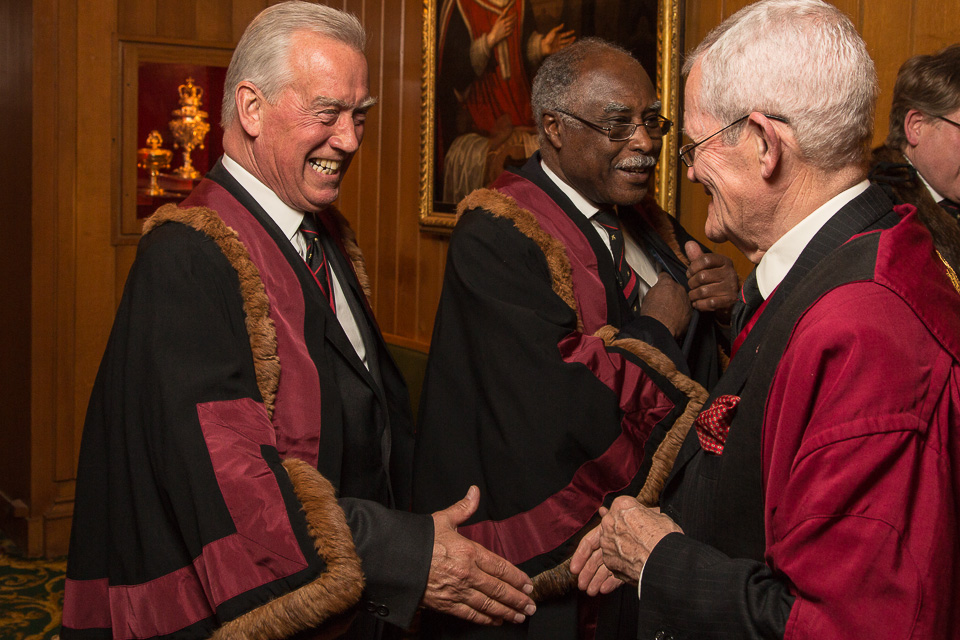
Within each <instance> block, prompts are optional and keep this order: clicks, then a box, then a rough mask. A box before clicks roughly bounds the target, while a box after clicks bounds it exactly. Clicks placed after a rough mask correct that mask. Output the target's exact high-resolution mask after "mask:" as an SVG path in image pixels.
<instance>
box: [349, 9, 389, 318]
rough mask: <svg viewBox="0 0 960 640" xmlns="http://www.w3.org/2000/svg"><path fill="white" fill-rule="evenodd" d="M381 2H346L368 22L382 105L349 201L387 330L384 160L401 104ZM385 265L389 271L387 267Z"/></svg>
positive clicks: (373, 83)
mask: <svg viewBox="0 0 960 640" xmlns="http://www.w3.org/2000/svg"><path fill="white" fill-rule="evenodd" d="M382 4H383V3H381V2H378V1H369V0H356V1H353V2H348V3H346V7H345V8H346V10H347V11H350V12H351V13H353V14H355V15H356V16H357V17H358V18H360V21H361V22H362V23H363V25H364V28H365V29H366V31H367V49H366V57H367V65H368V69H369V73H370V94H371V95H373V96H376V97H377V99H378V100H379V103H378V104H377V105H376V107H374V109H371V111H370V113H369V115H370V116H371V117H369V118H368V119H367V124H368V126H367V127H366V128H365V132H364V138H363V147H362V150H361V152H360V155H359V156H358V157H357V159H356V160H355V161H354V165H355V166H354V167H353V168H352V169H351V171H352V172H353V173H354V175H353V178H354V179H355V180H356V181H357V186H356V188H354V189H351V190H350V192H349V193H348V194H347V197H348V198H349V199H350V201H351V202H353V203H354V205H353V206H354V211H355V216H356V217H355V218H353V220H355V221H356V222H355V229H356V232H357V237H358V238H359V240H360V246H361V247H362V248H363V254H364V256H365V257H366V260H367V271H368V273H369V274H370V276H371V285H372V287H373V308H374V310H375V311H376V314H377V318H378V319H379V318H382V322H384V323H385V324H384V325H381V326H382V328H383V330H384V331H388V332H389V331H390V330H391V329H392V324H393V323H392V319H393V307H392V305H389V307H388V305H386V304H385V303H386V302H388V301H391V296H390V294H391V293H392V290H388V291H386V292H385V291H384V288H385V287H389V283H388V282H387V280H388V279H387V278H386V277H385V270H387V269H389V268H390V263H391V260H390V257H391V253H390V247H391V246H392V244H393V238H392V237H390V236H389V234H390V231H391V230H392V229H393V227H392V226H390V224H389V221H388V218H389V215H390V214H389V212H385V211H383V210H382V207H384V206H389V203H385V202H383V201H382V195H383V190H384V184H385V182H387V181H389V180H390V179H391V175H390V174H391V173H393V172H391V171H390V170H389V169H388V167H389V165H384V163H383V157H382V149H383V140H384V138H385V137H389V135H390V134H389V131H390V129H391V128H392V127H393V126H395V125H392V124H391V122H390V119H391V116H392V113H391V109H392V107H393V105H394V104H395V101H396V98H395V96H391V95H387V94H385V93H384V90H383V73H384V70H383V62H382V61H383V51H382V47H383V38H382V29H383V23H382V17H383V16H382V14H381V10H380V9H381V7H382ZM381 265H382V266H383V268H381Z"/></svg>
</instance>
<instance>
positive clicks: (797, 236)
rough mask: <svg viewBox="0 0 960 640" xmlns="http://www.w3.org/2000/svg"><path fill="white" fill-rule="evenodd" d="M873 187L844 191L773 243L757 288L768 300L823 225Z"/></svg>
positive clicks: (858, 186) (760, 266)
mask: <svg viewBox="0 0 960 640" xmlns="http://www.w3.org/2000/svg"><path fill="white" fill-rule="evenodd" d="M869 186H870V182H869V181H868V180H864V181H863V182H861V183H859V184H856V185H854V186H852V187H850V188H849V189H847V190H846V191H841V192H840V193H839V194H837V195H835V196H834V197H833V198H831V199H830V200H828V201H827V202H825V203H824V204H822V205H820V207H819V208H818V209H817V210H816V211H814V212H813V213H811V214H810V215H808V216H807V217H806V218H804V219H803V220H801V221H800V222H799V223H798V224H797V225H796V226H795V227H793V228H792V229H790V230H789V231H787V232H786V233H785V234H783V236H781V237H780V239H779V240H777V241H776V242H774V243H773V246H771V247H770V249H768V250H767V252H766V253H765V254H763V257H762V258H761V259H760V264H758V265H757V287H758V288H759V289H760V295H762V296H763V299H764V300H766V299H767V296H769V295H770V293H771V292H772V291H773V290H774V289H776V288H777V286H779V284H780V283H781V282H782V281H783V279H784V278H785V277H786V276H787V273H788V272H789V271H790V269H792V268H793V265H794V263H795V262H796V261H797V258H799V257H800V254H801V253H803V250H804V249H805V248H806V246H807V245H808V244H809V243H810V241H811V240H813V236H815V235H817V232H818V231H820V229H822V228H823V225H825V224H827V222H828V221H829V220H830V218H832V217H833V216H834V215H835V214H836V213H837V212H838V211H840V209H842V208H843V207H844V206H845V205H846V204H847V203H848V202H850V201H851V200H853V199H854V198H856V197H857V196H859V195H860V194H861V193H863V192H864V191H866V190H867V187H869Z"/></svg>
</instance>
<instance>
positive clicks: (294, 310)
mask: <svg viewBox="0 0 960 640" xmlns="http://www.w3.org/2000/svg"><path fill="white" fill-rule="evenodd" d="M198 206H202V207H206V208H208V209H211V210H213V211H215V212H216V214H215V215H217V216H219V218H220V220H222V221H223V223H224V224H225V225H227V226H228V227H229V228H230V229H232V230H233V231H235V232H236V234H237V237H238V238H239V240H240V242H241V243H243V245H244V246H245V247H246V248H247V251H248V252H249V257H250V260H251V261H252V262H253V264H254V265H255V266H256V267H257V269H258V270H259V276H260V279H261V281H262V282H263V288H264V290H265V291H266V295H267V297H268V298H269V300H270V319H271V320H272V321H273V324H274V327H275V330H276V341H277V356H278V357H279V360H280V364H281V367H282V368H283V384H282V385H279V386H278V388H277V396H276V404H275V408H274V414H273V425H274V428H275V429H276V432H277V442H276V445H277V451H278V452H279V453H280V457H281V458H297V459H300V460H304V461H306V462H309V463H310V464H312V465H314V466H316V464H317V460H318V457H319V447H320V424H319V422H318V421H317V420H316V417H317V416H318V415H319V414H320V407H319V405H320V403H321V393H320V376H319V374H318V373H317V367H316V364H315V363H314V362H313V359H312V358H311V357H310V353H309V352H308V350H307V345H306V342H305V341H304V340H302V339H299V338H300V337H302V336H303V335H304V317H305V303H304V291H303V289H302V287H301V286H300V281H299V279H298V278H297V275H296V273H295V272H294V270H293V268H292V267H291V266H290V263H289V262H287V259H286V257H285V256H284V254H283V252H282V251H281V249H280V247H278V246H277V243H276V242H275V241H274V240H273V238H271V237H270V234H269V233H268V232H267V230H266V229H264V227H263V225H261V224H260V222H259V221H257V219H256V218H255V217H254V216H253V214H251V213H250V212H249V211H247V209H246V208H245V207H243V206H242V205H241V204H240V203H239V202H237V200H236V199H235V198H234V197H233V196H232V195H231V194H230V192H228V191H227V190H226V189H224V188H223V187H222V186H220V185H219V184H217V183H216V182H213V181H212V180H206V179H205V180H203V181H201V183H200V184H199V185H198V186H197V188H196V189H194V191H193V193H192V194H191V195H190V197H188V198H187V199H186V200H184V201H183V203H182V204H181V207H198ZM184 211H189V209H186V210H184Z"/></svg>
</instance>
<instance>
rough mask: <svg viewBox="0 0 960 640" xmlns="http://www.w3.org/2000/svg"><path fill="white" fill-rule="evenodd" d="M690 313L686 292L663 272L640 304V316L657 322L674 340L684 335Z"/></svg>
mask: <svg viewBox="0 0 960 640" xmlns="http://www.w3.org/2000/svg"><path fill="white" fill-rule="evenodd" d="M691 313H692V308H691V306H690V299H689V297H688V296H687V290H686V289H684V288H683V285H681V284H679V283H678V282H677V281H676V280H674V279H673V278H671V277H670V275H669V274H668V273H667V272H665V271H662V272H660V278H659V279H658V280H657V283H656V284H655V285H653V286H652V287H650V291H647V293H646V295H645V296H643V302H641V303H640V315H641V316H649V317H651V318H654V319H655V320H659V321H660V322H661V323H662V324H663V325H664V326H665V327H666V328H667V329H668V330H669V331H670V333H671V334H672V335H673V337H674V338H680V336H682V335H683V334H684V333H686V331H687V325H689V324H690V315H691Z"/></svg>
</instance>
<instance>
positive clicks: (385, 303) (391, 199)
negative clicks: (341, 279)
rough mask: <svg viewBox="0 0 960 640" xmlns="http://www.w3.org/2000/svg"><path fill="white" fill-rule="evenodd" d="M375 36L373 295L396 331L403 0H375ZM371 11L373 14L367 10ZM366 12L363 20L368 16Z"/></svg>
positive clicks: (391, 329) (390, 329)
mask: <svg viewBox="0 0 960 640" xmlns="http://www.w3.org/2000/svg"><path fill="white" fill-rule="evenodd" d="M379 4H380V6H379V7H377V11H376V13H377V14H378V17H377V22H378V23H379V24H378V29H377V31H378V35H377V44H378V47H377V50H378V56H377V59H376V60H371V64H374V63H376V64H377V67H378V72H377V76H378V82H377V84H378V89H377V90H378V92H379V93H380V95H381V96H382V102H381V104H380V106H379V108H378V112H379V113H378V120H379V122H380V127H379V140H378V146H379V153H378V162H377V169H376V170H377V175H379V176H380V181H379V193H378V195H377V245H378V252H377V253H378V255H377V291H376V292H375V296H376V299H377V312H378V314H380V315H379V316H378V317H379V318H382V320H380V322H381V323H382V325H381V326H382V327H383V330H384V331H387V332H388V333H397V316H398V314H399V310H398V302H399V300H398V297H397V290H398V277H399V274H398V272H397V261H398V257H399V250H398V247H397V242H398V236H399V233H400V225H401V224H402V223H401V220H400V218H401V215H400V210H401V209H400V206H401V203H400V200H399V199H398V198H397V194H398V192H399V190H400V172H399V171H397V164H396V160H397V158H399V157H400V150H401V148H400V146H399V139H400V128H401V125H400V120H399V116H400V114H401V112H402V108H401V93H400V86H399V83H398V78H399V77H400V47H401V44H402V43H401V42H400V33H399V30H398V29H397V24H399V23H401V22H402V14H401V12H402V11H403V3H402V2H392V3H386V2H381V3H379ZM370 13H374V12H373V11H371V12H370ZM370 17H371V16H370V15H369V13H368V20H369V19H370Z"/></svg>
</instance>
